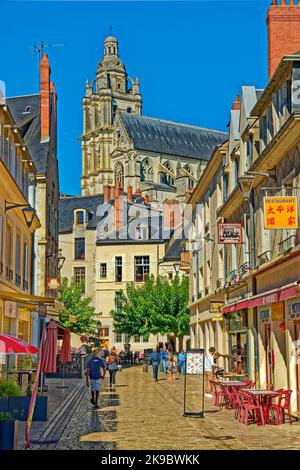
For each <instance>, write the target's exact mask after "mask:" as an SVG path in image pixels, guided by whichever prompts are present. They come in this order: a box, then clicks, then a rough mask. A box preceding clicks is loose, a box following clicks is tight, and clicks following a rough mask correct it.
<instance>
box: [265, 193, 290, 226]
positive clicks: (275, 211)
mask: <svg viewBox="0 0 300 470" xmlns="http://www.w3.org/2000/svg"><path fill="white" fill-rule="evenodd" d="M264 218H265V228H266V229H268V230H272V229H287V230H288V229H295V228H298V212H297V197H296V196H274V197H264Z"/></svg>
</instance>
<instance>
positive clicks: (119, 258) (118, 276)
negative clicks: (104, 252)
mask: <svg viewBox="0 0 300 470" xmlns="http://www.w3.org/2000/svg"><path fill="white" fill-rule="evenodd" d="M115 267H116V270H115V273H116V276H115V277H116V279H115V280H116V282H122V256H116V259H115Z"/></svg>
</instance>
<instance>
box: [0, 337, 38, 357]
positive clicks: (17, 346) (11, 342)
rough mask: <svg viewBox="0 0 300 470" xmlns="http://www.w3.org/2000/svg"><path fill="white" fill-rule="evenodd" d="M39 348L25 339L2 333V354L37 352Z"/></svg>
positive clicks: (0, 343)
mask: <svg viewBox="0 0 300 470" xmlns="http://www.w3.org/2000/svg"><path fill="white" fill-rule="evenodd" d="M38 352H39V350H38V348H36V347H35V346H32V345H31V344H28V343H26V341H24V340H23V339H20V338H15V337H14V336H10V335H5V334H0V354H37V353H38Z"/></svg>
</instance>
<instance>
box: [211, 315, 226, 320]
mask: <svg viewBox="0 0 300 470" xmlns="http://www.w3.org/2000/svg"><path fill="white" fill-rule="evenodd" d="M211 321H224V316H223V315H222V313H218V315H216V316H215V317H213V318H212V319H211Z"/></svg>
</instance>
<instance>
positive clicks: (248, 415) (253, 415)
mask: <svg viewBox="0 0 300 470" xmlns="http://www.w3.org/2000/svg"><path fill="white" fill-rule="evenodd" d="M240 396H241V398H242V400H243V405H242V406H243V408H244V410H243V419H242V423H243V424H246V425H248V424H249V422H250V423H255V422H259V418H260V420H261V423H262V425H263V426H264V425H265V417H264V412H263V408H262V406H260V404H259V403H258V401H257V400H255V399H254V398H252V397H250V395H248V394H247V393H244V392H240Z"/></svg>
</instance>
